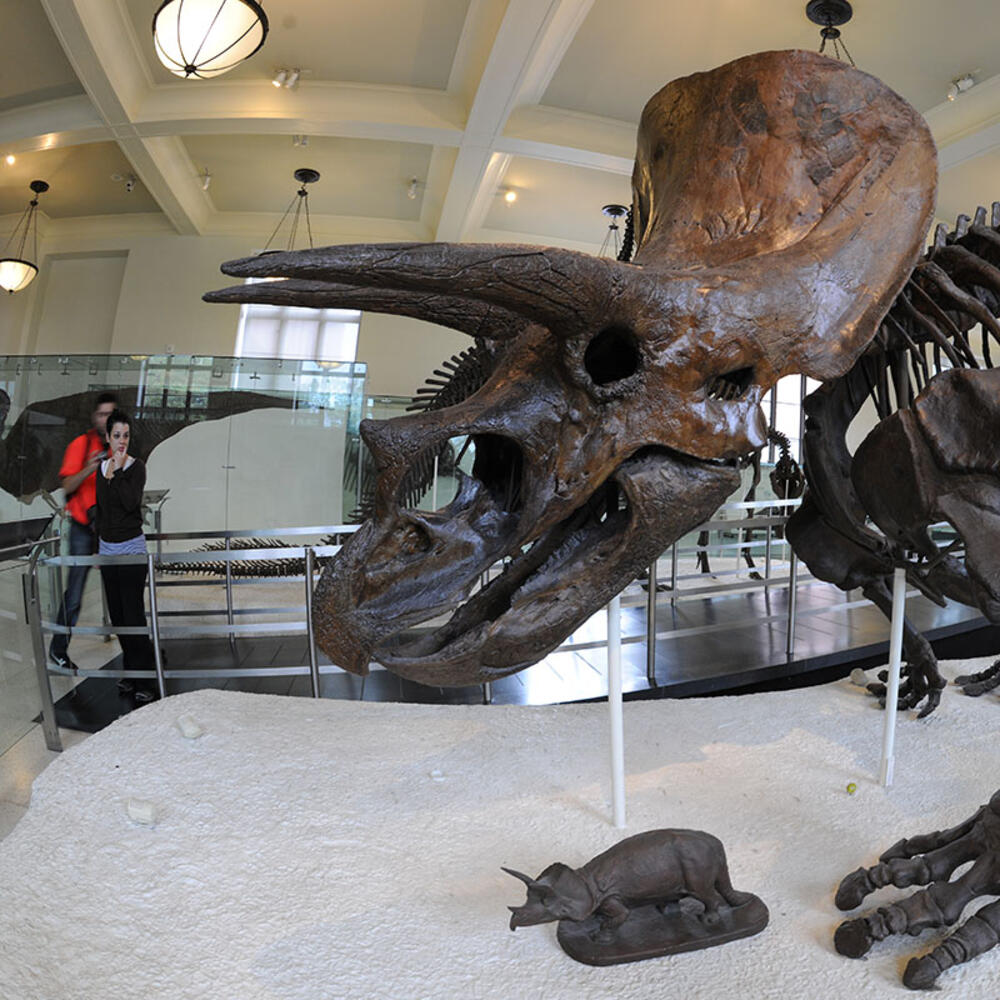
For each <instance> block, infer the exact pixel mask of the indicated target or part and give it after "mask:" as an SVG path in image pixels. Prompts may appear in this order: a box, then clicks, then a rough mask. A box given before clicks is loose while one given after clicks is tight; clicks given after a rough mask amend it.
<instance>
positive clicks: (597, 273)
mask: <svg viewBox="0 0 1000 1000" xmlns="http://www.w3.org/2000/svg"><path fill="white" fill-rule="evenodd" d="M222 270H223V272H224V273H225V274H231V275H233V276H235V277H242V278H248V277H261V278H268V277H284V278H304V279H307V280H311V281H333V282H338V283H343V284H348V285H361V286H364V287H366V288H387V289H398V290H404V291H416V292H443V293H446V294H448V295H451V296H457V297H461V298H468V299H473V300H475V301H478V302H485V303H489V304H491V305H498V306H501V307H503V308H505V309H508V310H510V311H511V312H514V313H517V314H518V315H520V316H524V317H525V318H526V319H529V320H531V321H533V322H536V323H540V324H542V325H544V326H547V327H548V328H549V329H551V330H552V331H553V332H554V333H557V334H559V333H567V334H568V333H572V332H574V331H576V330H579V329H581V328H584V327H588V326H590V325H591V324H592V323H593V321H594V317H595V316H599V315H602V314H603V313H604V311H605V309H606V307H607V304H608V302H609V301H610V299H611V296H612V294H613V293H614V292H616V291H620V289H621V286H622V285H623V284H624V283H626V282H628V281H629V280H637V279H640V278H641V275H642V270H641V269H640V268H637V267H635V266H633V265H631V264H623V263H620V262H619V261H614V260H608V259H606V258H603V257H594V256H591V255H590V254H586V253H580V252H578V251H575V250H563V249H559V248H556V247H532V246H518V245H514V244H495V243H489V244H487V243H468V244H465V243H463V244H458V243H376V244H370V243H368V244H365V243H362V244H354V245H342V246H330V247H319V248H317V249H315V250H298V251H293V252H286V253H276V254H266V255H263V256H260V257H246V258H244V259H243V260H235V261H229V262H227V263H225V264H223V265H222Z"/></svg>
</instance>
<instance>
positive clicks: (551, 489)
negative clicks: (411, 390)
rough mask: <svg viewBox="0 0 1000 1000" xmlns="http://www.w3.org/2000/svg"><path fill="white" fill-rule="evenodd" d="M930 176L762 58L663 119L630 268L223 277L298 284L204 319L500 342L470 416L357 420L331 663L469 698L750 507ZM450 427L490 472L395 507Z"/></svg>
mask: <svg viewBox="0 0 1000 1000" xmlns="http://www.w3.org/2000/svg"><path fill="white" fill-rule="evenodd" d="M935 178H936V164H935V151H934V144H933V142H932V140H931V137H930V135H929V132H928V130H927V127H926V125H925V123H924V122H923V120H922V118H921V117H920V116H919V115H918V114H917V113H916V112H915V111H914V110H913V109H912V108H911V107H909V105H907V104H906V103H905V102H904V101H903V100H902V99H901V98H900V97H898V96H897V95H896V94H894V93H893V92H892V91H890V90H889V89H888V88H887V87H885V86H884V85H883V84H882V83H880V82H879V81H878V80H876V79H874V78H873V77H871V76H868V75H867V74H865V73H862V72H860V71H858V70H855V69H853V68H850V67H847V66H845V65H843V64H842V63H839V62H836V61H833V60H830V59H827V58H825V57H823V56H820V55H816V54H813V53H808V52H798V51H793V52H767V53H761V54H758V55H752V56H747V57H745V58H743V59H739V60H736V61H735V62H732V63H729V64H728V65H726V66H722V67H720V68H719V69H716V70H713V71H711V72H708V73H698V74H695V75H694V76H690V77H687V78H684V79H681V80H677V81H674V82H673V83H670V84H668V85H667V86H666V87H664V88H663V90H661V91H660V92H659V93H658V94H656V95H655V96H654V97H653V98H652V99H651V100H650V101H649V103H648V104H647V106H646V108H645V110H644V112H643V115H642V119H641V122H640V126H639V134H638V149H637V155H636V164H635V169H634V172H633V195H634V203H633V214H634V221H635V233H636V244H637V248H638V249H637V253H636V256H635V259H634V262H633V263H624V262H620V261H613V260H608V259H602V258H596V257H592V256H590V255H587V254H584V253H578V252H574V251H569V250H563V249H557V248H551V247H550V248H541V247H531V246H509V245H470V244H435V243H431V244H392V245H356V246H333V247H326V248H323V249H318V250H305V251H299V252H292V253H278V254H271V255H266V256H261V257H253V258H248V259H245V260H240V261H234V262H231V263H228V264H226V265H224V267H223V270H224V271H225V272H226V273H227V274H231V275H235V276H238V277H271V278H275V277H277V278H281V279H284V280H282V281H274V282H268V283H264V284H253V285H246V286H241V287H237V288H231V289H226V290H223V291H220V292H215V293H212V294H210V295H209V296H206V298H208V299H210V300H212V301H227V302H245V301H264V302H277V303H283V304H296V305H306V306H309V305H311V306H323V307H335V306H344V307H354V308H360V309H367V310H373V311H379V312H390V313H397V314H402V315H408V316H414V317H417V318H420V319H425V320H431V321H434V322H437V323H440V324H442V325H446V326H450V327H453V328H455V329H458V330H461V331H463V332H465V333H468V334H469V335H470V336H473V337H476V338H485V339H487V340H489V341H491V342H494V343H496V344H498V345H500V347H501V349H502V354H500V356H499V360H498V363H497V366H496V369H495V371H494V372H493V374H492V376H491V378H490V379H489V381H488V382H487V383H486V384H485V385H484V386H483V387H482V388H481V389H480V390H479V391H477V392H476V393H474V394H473V395H472V396H470V397H469V398H468V399H466V400H464V401H463V402H461V403H459V404H458V405H455V406H452V407H449V408H447V409H443V410H437V411H432V412H424V413H419V414H414V415H412V416H406V417H399V418H396V419H393V420H387V421H382V422H375V421H368V422H365V423H364V424H363V425H362V436H363V438H364V440H365V442H366V444H367V445H368V447H369V448H370V449H371V450H372V452H373V454H374V456H375V459H376V463H377V470H378V484H377V489H376V497H375V513H374V516H373V517H372V518H371V519H370V520H369V521H368V522H366V523H365V524H364V525H363V526H362V528H361V529H360V530H359V531H358V532H357V534H356V535H355V536H354V537H353V538H352V539H351V540H350V542H349V543H348V544H346V545H345V546H344V548H343V549H342V550H341V552H340V553H339V554H338V556H337V557H336V558H335V559H334V560H332V561H331V563H330V564H329V565H328V566H327V568H326V569H325V571H324V574H323V578H322V580H321V582H320V584H319V586H318V588H317V592H316V600H317V604H316V611H315V615H314V621H315V625H316V634H317V637H318V640H319V643H320V645H321V646H322V648H323V649H324V650H325V652H326V653H327V654H328V655H329V656H330V658H331V660H332V661H333V662H334V663H336V664H338V665H340V666H342V667H344V668H345V669H348V670H352V671H355V672H359V673H363V672H365V671H366V670H367V666H368V662H369V660H370V659H371V658H373V657H374V658H376V659H377V660H378V661H379V662H381V663H383V664H384V665H385V666H387V667H388V668H390V669H391V670H394V671H395V672H397V673H399V674H401V675H403V676H406V677H410V678H412V679H414V680H418V681H421V682H424V683H429V684H471V683H478V682H482V681H488V680H493V679H496V678H498V677H501V676H504V675H506V674H509V673H512V672H514V671H516V670H520V669H522V668H523V667H525V666H528V665H530V664H532V663H534V662H537V661H538V660H539V659H541V658H542V657H543V656H545V655H546V654H547V653H548V652H550V651H551V650H552V649H554V648H555V647H556V646H557V645H558V644H559V643H560V642H562V641H563V640H564V639H565V637H566V636H567V635H568V634H569V633H570V632H571V631H572V630H573V629H574V628H576V627H577V626H578V625H579V624H580V623H582V622H583V621H585V620H586V619H587V618H588V616H590V615H592V614H593V613H594V612H595V611H597V610H598V609H599V608H600V607H601V606H602V605H603V604H604V603H605V602H606V601H607V600H608V599H609V598H610V597H612V596H613V595H614V594H615V593H617V592H618V591H619V590H620V589H621V588H622V587H623V586H624V585H625V584H626V583H628V582H629V581H630V580H631V579H633V578H634V577H635V576H636V575H637V574H638V573H640V572H641V571H642V570H643V568H644V567H645V566H647V565H648V564H649V563H650V562H651V561H652V560H653V559H654V558H655V557H656V556H657V555H659V554H660V553H661V552H662V551H663V550H664V549H665V548H667V547H668V546H669V545H670V543H671V542H672V541H673V540H674V539H676V538H677V537H679V536H680V535H682V534H683V533H685V532H686V531H689V530H690V529H692V528H693V527H695V526H696V525H698V524H699V523H700V522H702V521H704V520H705V519H706V518H707V517H708V516H709V515H710V514H711V513H712V512H713V511H714V510H715V509H716V507H717V506H718V505H719V504H720V503H721V502H722V501H724V500H725V498H726V497H727V496H728V495H729V494H730V493H731V492H732V491H733V490H734V489H735V488H736V486H737V485H738V482H739V478H738V471H737V466H738V463H739V462H740V460H741V459H744V458H746V456H748V455H750V454H752V453H753V452H755V451H756V450H758V449H759V448H760V447H761V446H762V445H763V444H764V442H765V439H766V423H765V421H764V419H763V415H762V412H761V408H760V405H759V404H760V401H761V398H762V397H763V395H764V394H765V393H766V392H767V391H768V389H770V388H771V387H772V386H773V385H774V383H775V382H776V380H777V379H778V378H780V377H781V376H783V375H786V374H790V373H804V374H806V375H809V376H811V377H813V378H816V379H830V378H834V377H836V376H839V375H841V374H843V373H844V372H845V371H846V370H847V369H848V368H849V367H850V366H851V365H852V363H853V362H854V361H855V359H856V358H857V357H858V355H859V354H860V353H861V352H862V351H863V350H864V348H865V346H866V345H867V343H868V342H869V341H870V339H871V338H872V336H873V334H874V332H875V329H876V327H877V325H878V323H879V321H880V320H881V318H882V316H883V315H884V314H885V312H886V310H887V309H888V307H889V305H890V304H891V302H892V300H893V298H894V296H895V295H896V293H897V292H898V291H899V289H900V287H901V286H902V284H903V283H904V282H905V280H906V278H907V276H908V274H909V272H910V269H911V267H912V266H913V264H914V262H915V260H916V258H917V255H918V253H919V252H920V250H921V249H922V240H923V237H924V234H925V232H926V231H927V227H928V224H929V221H930V219H931V215H932V209H933V204H934V187H935ZM460 435H471V436H472V437H473V439H474V441H475V444H476V460H475V465H474V468H473V475H472V476H471V477H468V478H465V479H463V480H462V482H461V485H460V489H459V492H458V495H457V496H456V497H455V499H454V500H453V501H452V502H451V503H450V504H448V506H446V507H444V508H443V509H441V510H438V511H433V512H427V511H422V510H414V509H404V508H403V507H402V505H401V504H400V502H399V499H398V498H399V496H400V495H401V492H402V491H401V485H402V484H403V481H404V478H405V476H406V473H407V470H408V469H409V467H410V465H411V464H412V463H413V461H414V459H415V458H416V457H417V456H418V455H419V454H421V453H422V452H424V451H425V450H427V449H430V448H434V447H437V446H439V445H440V444H441V443H442V442H443V441H446V440H448V439H449V438H454V437H456V436H460ZM501 560H508V561H507V564H506V568H505V570H504V572H503V573H502V574H501V575H499V576H498V577H496V578H495V579H493V580H491V581H490V582H489V583H488V584H487V585H486V586H485V587H483V588H482V589H480V590H478V591H476V592H475V593H473V589H474V587H475V586H476V585H477V584H478V583H479V581H480V579H481V575H482V574H483V573H484V571H486V570H487V569H488V567H490V566H492V565H494V564H495V563H497V562H498V561H501ZM470 593H472V596H471V597H469V596H468V595H469V594H470ZM463 601H464V603H462V602H463ZM449 611H453V613H452V614H451V616H450V618H449V619H448V621H447V622H446V623H445V624H443V625H441V626H440V627H438V628H436V629H433V630H424V631H422V632H420V633H418V634H416V637H413V633H410V634H409V635H404V632H405V630H407V629H409V628H411V627H412V626H415V625H417V624H419V623H421V622H424V621H427V620H428V619H430V618H432V617H435V616H437V615H441V614H444V613H447V612H449Z"/></svg>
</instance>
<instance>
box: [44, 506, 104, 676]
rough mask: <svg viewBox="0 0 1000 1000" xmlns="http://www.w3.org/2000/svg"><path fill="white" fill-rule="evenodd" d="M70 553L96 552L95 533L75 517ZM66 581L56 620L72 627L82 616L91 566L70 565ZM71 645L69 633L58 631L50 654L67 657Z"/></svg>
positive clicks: (70, 536) (62, 657)
mask: <svg viewBox="0 0 1000 1000" xmlns="http://www.w3.org/2000/svg"><path fill="white" fill-rule="evenodd" d="M69 554H70V555H71V556H92V555H93V554H94V533H93V532H92V531H91V530H90V528H88V527H86V526H85V525H82V524H79V523H78V522H77V521H76V520H75V519H71V520H70V522H69ZM68 570H69V572H68V575H67V582H66V593H65V594H64V595H63V601H62V605H61V607H60V608H59V614H58V615H57V616H56V622H57V624H59V625H68V626H69V627H70V628H72V627H73V626H74V625H75V624H76V620H77V619H78V618H79V617H80V604H81V603H82V602H83V585H84V584H85V583H86V582H87V574H88V573H89V572H90V567H89V566H70V567H68ZM68 646H69V635H63V634H61V633H56V634H55V635H54V636H52V643H51V645H50V646H49V655H50V656H52V657H53V658H58V659H65V658H66V649H67V647H68Z"/></svg>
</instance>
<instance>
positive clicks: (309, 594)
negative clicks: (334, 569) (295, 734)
mask: <svg viewBox="0 0 1000 1000" xmlns="http://www.w3.org/2000/svg"><path fill="white" fill-rule="evenodd" d="M305 553H306V636H307V638H308V643H309V679H310V681H311V682H312V696H313V697H314V698H318V697H319V696H320V693H319V657H318V655H317V653H316V630H315V628H314V627H313V565H314V562H315V559H316V554H315V553H314V552H313V550H312V546H311V545H307V546H306V549H305Z"/></svg>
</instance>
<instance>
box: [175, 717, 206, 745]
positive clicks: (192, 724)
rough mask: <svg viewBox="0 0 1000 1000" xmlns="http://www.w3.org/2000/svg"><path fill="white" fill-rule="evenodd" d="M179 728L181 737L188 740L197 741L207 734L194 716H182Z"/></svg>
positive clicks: (178, 724)
mask: <svg viewBox="0 0 1000 1000" xmlns="http://www.w3.org/2000/svg"><path fill="white" fill-rule="evenodd" d="M177 728H178V729H179V730H180V731H181V736H183V737H184V738H185V739H188V740H196V739H198V737H199V736H201V735H202V733H204V732H205V730H204V729H203V728H202V727H201V724H200V723H199V722H198V720H197V719H196V718H195V717H194V716H193V715H182V716H181V717H180V718H179V719H178V720H177Z"/></svg>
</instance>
